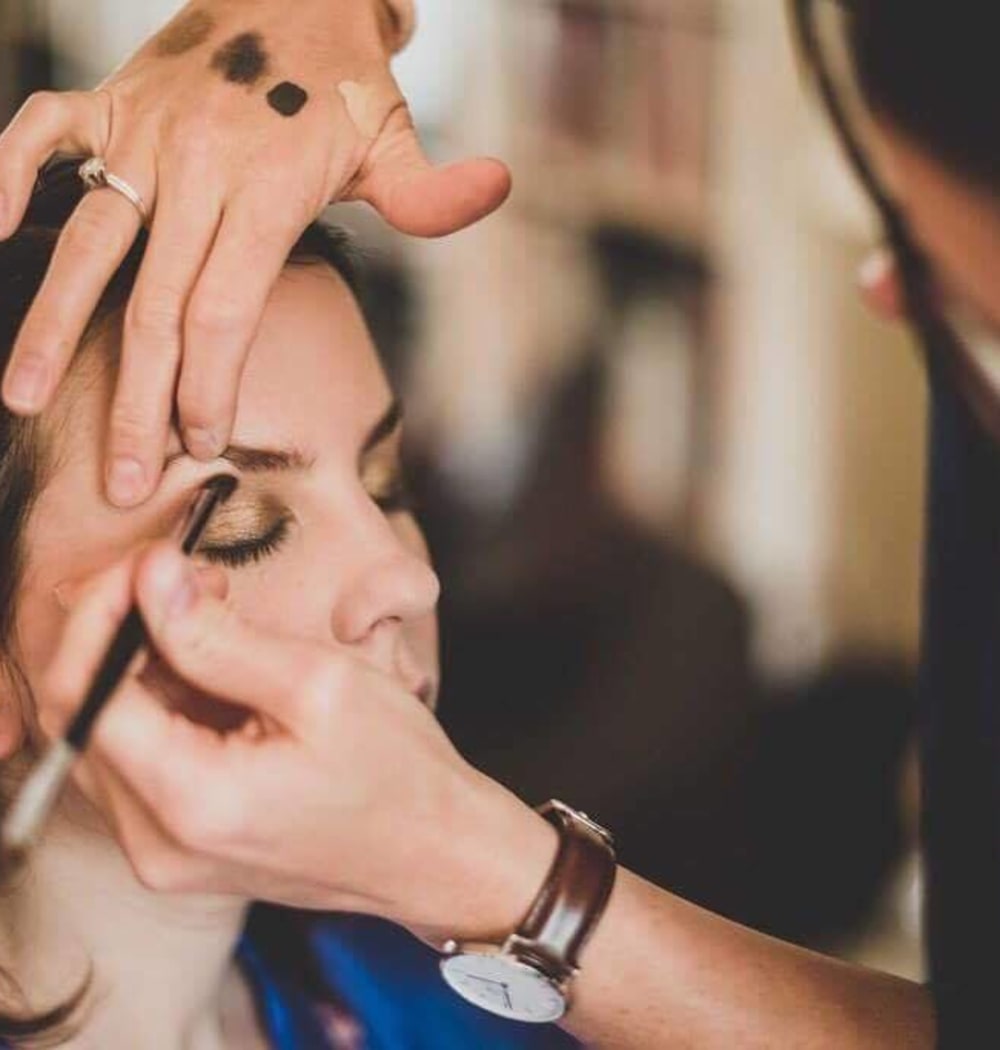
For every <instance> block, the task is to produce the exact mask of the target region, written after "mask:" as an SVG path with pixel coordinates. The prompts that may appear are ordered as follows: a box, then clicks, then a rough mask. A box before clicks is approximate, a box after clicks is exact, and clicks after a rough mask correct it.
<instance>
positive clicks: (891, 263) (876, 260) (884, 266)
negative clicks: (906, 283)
mask: <svg viewBox="0 0 1000 1050" xmlns="http://www.w3.org/2000/svg"><path fill="white" fill-rule="evenodd" d="M858 285H859V287H860V288H861V294H862V297H863V299H864V301H865V304H866V305H867V306H868V308H869V309H870V310H871V311H872V313H874V314H875V315H876V316H877V317H881V318H883V319H884V320H889V321H898V320H901V319H902V317H903V316H904V315H905V313H906V304H905V297H904V293H903V286H902V283H901V281H900V276H899V270H898V269H897V267H896V260H895V258H894V257H893V255H892V253H891V252H890V251H889V250H888V249H886V248H880V249H878V250H877V251H875V252H873V253H872V254H871V255H870V256H869V257H868V258H867V259H866V260H865V262H864V264H863V265H862V267H861V269H860V271H859V273H858Z"/></svg>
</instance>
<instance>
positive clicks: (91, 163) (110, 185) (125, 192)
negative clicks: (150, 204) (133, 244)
mask: <svg viewBox="0 0 1000 1050" xmlns="http://www.w3.org/2000/svg"><path fill="white" fill-rule="evenodd" d="M78 174H79V176H80V178H81V179H82V180H83V185H84V186H85V187H86V189H87V190H88V192H89V191H90V190H103V189H109V190H114V191H115V192H116V193H120V194H121V195H122V196H123V197H124V198H125V199H126V200H127V201H128V202H129V203H130V204H131V205H132V207H133V208H135V210H136V211H137V212H138V213H139V215H140V217H141V218H142V221H143V223H144V224H145V223H147V222H148V221H149V212H148V210H147V209H146V203H145V201H143V199H142V197H141V196H140V195H139V193H138V192H137V191H136V190H134V189H133V188H132V187H131V186H130V185H129V184H128V183H127V182H126V181H125V180H124V179H123V178H120V177H119V176H118V175H114V174H113V173H112V172H110V171H108V165H107V162H106V161H105V160H104V158H103V157H91V158H90V159H89V160H85V161H84V162H83V163H82V164H81V165H80V168H79V172H78Z"/></svg>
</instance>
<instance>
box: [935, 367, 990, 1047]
mask: <svg viewBox="0 0 1000 1050" xmlns="http://www.w3.org/2000/svg"><path fill="white" fill-rule="evenodd" d="M934 371H935V370H932V376H931V386H932V394H933V420H932V428H931V471H930V495H929V531H928V537H927V556H926V572H925V580H924V589H925V595H924V599H925V600H924V640H923V652H924V655H923V665H922V668H921V681H920V704H921V712H920V714H921V718H920V722H921V726H920V729H921V749H922V792H923V806H922V820H923V844H924V854H925V871H926V878H927V900H926V926H927V947H928V953H929V960H930V971H931V980H932V985H933V991H934V997H935V1002H936V1006H937V1014H938V1033H939V1035H938V1038H939V1042H938V1045H939V1047H941V1048H944V1050H970V1048H972V1050H976V1048H979V1047H983V1048H986V1047H991V1048H992V1047H1000V1011H998V1009H997V1004H998V995H1000V449H998V448H997V447H996V445H995V444H994V443H993V442H992V441H991V440H990V438H989V437H988V436H987V435H986V433H985V432H984V431H983V430H982V429H981V428H980V426H979V425H978V423H977V422H976V421H975V419H974V418H973V417H972V415H971V413H970V411H969V409H968V408H967V406H966V405H965V404H964V403H963V402H962V400H961V399H960V397H959V395H958V394H957V392H956V391H955V390H954V389H953V387H952V383H951V380H950V379H949V377H948V376H946V375H942V374H934Z"/></svg>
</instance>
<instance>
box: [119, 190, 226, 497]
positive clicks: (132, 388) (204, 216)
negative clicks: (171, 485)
mask: <svg viewBox="0 0 1000 1050" xmlns="http://www.w3.org/2000/svg"><path fill="white" fill-rule="evenodd" d="M220 215H221V203H220V200H219V198H218V196H217V195H216V194H215V193H214V192H212V189H211V183H210V181H208V180H207V179H204V180H203V179H201V178H200V177H197V175H196V171H195V170H194V169H192V170H189V172H187V173H185V176H184V178H183V181H179V182H177V183H171V182H170V181H168V180H166V179H165V180H164V182H163V185H162V187H161V189H160V196H159V200H158V202H157V206H156V218H155V220H154V222H153V228H152V231H151V233H150V239H149V245H148V247H147V249H146V255H145V258H144V260H143V264H142V268H141V270H140V272H139V277H138V279H137V281H136V286H135V289H134V290H133V292H132V297H131V299H130V300H129V304H128V308H127V309H126V312H125V323H124V329H123V341H122V354H121V364H120V367H119V371H118V382H117V386H116V389H115V395H114V402H113V404H112V409H111V427H110V433H109V438H108V462H107V474H106V483H107V492H108V497H109V499H110V500H111V502H112V503H115V504H116V505H118V506H122V507H126V506H134V505H136V504H137V503H140V502H142V501H143V500H144V499H146V497H147V496H149V494H150V493H151V492H152V491H153V490H154V489H155V487H156V483H157V481H158V480H159V477H160V473H161V471H162V467H163V458H164V453H165V450H166V443H167V437H168V434H169V428H170V419H171V415H172V412H173V403H174V391H175V388H176V383H177V373H178V369H179V367H180V361H181V353H182V334H183V317H184V310H185V308H186V305H187V302H188V298H189V296H190V294H191V290H192V288H193V287H194V285H195V282H196V281H197V279H198V274H199V273H200V272H201V269H202V267H203V266H204V264H205V259H206V258H207V257H208V253H209V251H210V250H211V246H212V241H213V240H214V238H215V236H216V232H217V230H218V227H219V220H220Z"/></svg>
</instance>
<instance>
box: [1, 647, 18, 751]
mask: <svg viewBox="0 0 1000 1050" xmlns="http://www.w3.org/2000/svg"><path fill="white" fill-rule="evenodd" d="M17 677H18V676H17V673H16V672H15V671H13V669H12V668H11V667H10V666H9V664H8V663H7V661H6V660H5V659H4V658H3V657H0V762H6V761H7V759H9V758H11V757H13V756H14V755H15V754H17V752H18V751H19V750H20V748H21V744H22V742H23V740H24V711H23V708H22V706H21V697H20V692H19V690H18V687H17Z"/></svg>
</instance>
